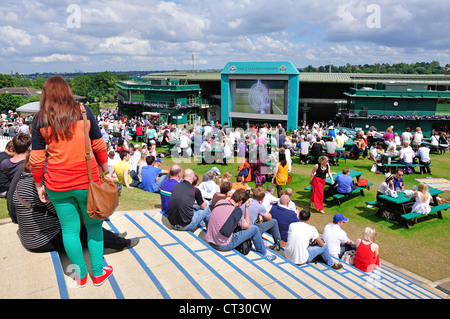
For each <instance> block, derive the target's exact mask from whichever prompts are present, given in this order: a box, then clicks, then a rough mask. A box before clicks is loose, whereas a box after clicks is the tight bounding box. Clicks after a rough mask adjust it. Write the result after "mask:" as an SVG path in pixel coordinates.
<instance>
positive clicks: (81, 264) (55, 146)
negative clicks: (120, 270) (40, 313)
mask: <svg viewBox="0 0 450 319" xmlns="http://www.w3.org/2000/svg"><path fill="white" fill-rule="evenodd" d="M82 109H85V111H86V115H87V119H88V121H87V123H88V126H89V138H90V140H91V152H94V154H95V157H94V156H92V165H91V166H92V179H93V180H94V181H95V182H96V183H98V184H100V176H99V171H98V168H97V167H98V165H97V161H98V163H99V164H100V166H101V167H102V169H103V171H104V172H106V173H105V175H106V174H108V173H109V172H108V156H107V150H106V144H105V141H104V140H103V138H102V134H101V132H100V128H99V127H98V124H97V121H96V118H95V115H94V114H93V113H92V111H91V109H90V108H89V107H86V106H83V105H82V104H80V103H78V102H76V101H75V99H74V98H73V94H72V90H71V89H70V86H69V85H68V83H67V82H66V81H65V80H64V79H63V78H62V77H60V76H55V77H51V78H49V79H47V80H46V81H45V83H44V86H43V88H42V93H41V101H40V110H39V111H38V112H37V113H36V116H35V118H34V120H33V128H32V141H31V146H32V151H31V155H30V168H31V173H32V175H33V179H34V182H35V184H36V189H37V191H38V194H39V198H40V200H41V201H42V202H48V201H51V202H52V204H53V206H54V207H55V210H56V213H57V215H58V219H59V221H60V224H61V228H62V235H63V243H64V248H65V251H66V252H67V256H68V257H69V259H70V261H71V263H72V264H74V265H75V266H76V267H75V272H76V279H77V284H78V286H79V287H84V286H85V285H86V282H87V277H88V274H87V267H86V264H85V261H84V257H83V248H82V245H81V240H80V229H81V224H80V216H79V211H81V216H82V218H83V223H84V225H85V227H86V230H87V236H88V249H89V254H90V257H91V266H92V272H93V275H94V284H95V285H101V284H102V283H103V282H104V281H105V280H106V279H107V278H108V277H109V276H110V275H111V274H112V267H110V266H109V267H105V268H103V230H102V221H101V220H95V219H92V218H90V217H89V215H88V214H87V193H88V185H89V177H88V171H87V164H86V157H85V155H86V154H85V153H86V151H85V142H84V141H85V136H84V121H83V117H82ZM107 178H108V177H107Z"/></svg>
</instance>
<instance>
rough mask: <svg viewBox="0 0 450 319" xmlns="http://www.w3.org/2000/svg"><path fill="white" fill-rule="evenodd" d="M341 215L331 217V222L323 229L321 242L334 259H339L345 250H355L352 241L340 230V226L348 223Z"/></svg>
mask: <svg viewBox="0 0 450 319" xmlns="http://www.w3.org/2000/svg"><path fill="white" fill-rule="evenodd" d="M348 220H349V219H348V218H346V217H345V216H344V215H342V214H339V213H338V214H335V215H334V216H333V222H332V223H328V224H327V225H326V226H325V228H324V229H323V235H322V238H323V240H324V241H325V242H326V243H327V245H328V251H329V252H330V255H331V256H333V257H336V258H341V256H342V255H343V254H344V252H345V251H347V250H352V249H355V250H356V246H355V245H354V243H353V241H352V240H350V239H349V238H348V236H347V233H346V232H345V231H344V230H343V229H342V226H343V225H344V224H345V223H346V222H348Z"/></svg>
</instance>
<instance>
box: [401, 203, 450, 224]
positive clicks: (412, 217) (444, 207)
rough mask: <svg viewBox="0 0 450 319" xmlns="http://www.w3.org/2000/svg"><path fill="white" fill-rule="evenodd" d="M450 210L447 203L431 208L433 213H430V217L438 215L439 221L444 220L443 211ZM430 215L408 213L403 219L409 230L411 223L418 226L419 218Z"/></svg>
mask: <svg viewBox="0 0 450 319" xmlns="http://www.w3.org/2000/svg"><path fill="white" fill-rule="evenodd" d="M449 208H450V203H445V204H442V205H438V206H432V207H431V211H430V213H429V214H428V215H430V214H434V213H437V216H438V218H439V219H443V218H442V211H443V210H447V209H449ZM428 215H424V214H419V213H412V212H411V213H408V214H403V215H402V218H403V219H404V220H405V222H406V228H408V229H409V221H411V220H412V221H413V222H414V224H416V223H417V218H420V217H424V216H428Z"/></svg>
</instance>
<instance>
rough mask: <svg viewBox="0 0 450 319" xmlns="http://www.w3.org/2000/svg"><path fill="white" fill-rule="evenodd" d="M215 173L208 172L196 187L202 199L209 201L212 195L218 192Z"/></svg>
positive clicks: (218, 187)
mask: <svg viewBox="0 0 450 319" xmlns="http://www.w3.org/2000/svg"><path fill="white" fill-rule="evenodd" d="M215 177H216V173H215V172H214V171H212V170H210V171H208V172H207V173H206V174H205V176H204V177H203V182H201V183H200V185H198V189H200V191H201V192H202V196H203V198H204V199H206V200H208V201H210V200H211V199H212V198H213V196H214V194H215V193H217V192H220V186H219V185H217V184H216V182H215Z"/></svg>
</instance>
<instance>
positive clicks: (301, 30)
mask: <svg viewBox="0 0 450 319" xmlns="http://www.w3.org/2000/svg"><path fill="white" fill-rule="evenodd" d="M449 16H450V2H447V1H446V2H443V1H436V0H428V1H426V2H423V1H418V0H403V1H401V0H307V1H305V0H276V1H273V0H258V1H256V0H204V1H201V0H179V1H170V0H168V1H156V0H146V1H143V0H141V1H137V0H108V1H106V0H80V1H75V0H69V1H64V0H39V1H38V0H14V1H11V0H2V1H1V3H0V17H1V19H0V73H8V74H9V73H10V72H14V73H15V72H19V73H37V72H39V73H43V72H73V71H75V70H81V71H85V72H97V71H105V70H109V71H128V70H174V69H182V70H190V69H192V58H191V57H192V54H194V56H195V69H197V70H198V69H221V68H223V66H224V65H225V64H226V63H227V62H229V61H273V60H289V61H291V62H293V64H294V65H295V66H296V67H298V68H302V67H305V66H307V65H313V66H320V65H326V64H329V63H330V61H331V63H333V64H334V65H345V64H347V63H350V64H365V63H368V64H373V63H389V64H393V63H400V62H405V63H415V62H431V61H433V60H436V61H439V62H440V64H441V66H445V65H446V64H447V63H449V64H450V45H449V43H450V41H449V40H450V39H449V37H450V34H449V33H448V32H447V30H449V29H450V28H449V27H450V20H449V19H448V17H449Z"/></svg>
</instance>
